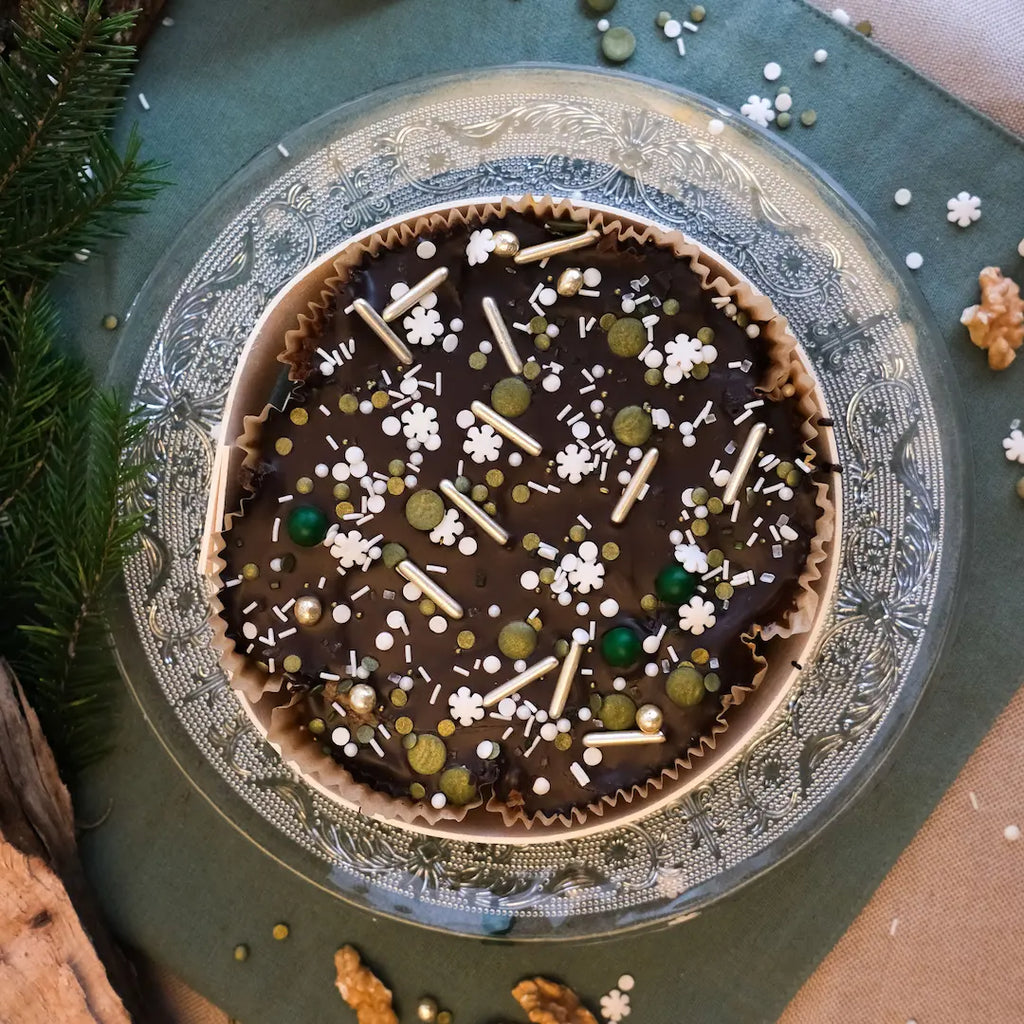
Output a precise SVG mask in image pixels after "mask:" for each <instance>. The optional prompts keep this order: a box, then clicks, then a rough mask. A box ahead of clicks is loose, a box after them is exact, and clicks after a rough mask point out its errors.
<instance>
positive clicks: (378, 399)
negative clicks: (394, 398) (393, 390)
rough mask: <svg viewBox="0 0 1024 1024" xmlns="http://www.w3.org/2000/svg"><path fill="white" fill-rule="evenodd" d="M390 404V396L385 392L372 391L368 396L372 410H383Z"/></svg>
mask: <svg viewBox="0 0 1024 1024" xmlns="http://www.w3.org/2000/svg"><path fill="white" fill-rule="evenodd" d="M390 402H391V396H390V395H389V394H388V393H387V392H386V391H374V393H373V394H372V395H370V404H371V405H372V406H373V407H374V409H384V408H386V407H387V406H388V404H389V403H390Z"/></svg>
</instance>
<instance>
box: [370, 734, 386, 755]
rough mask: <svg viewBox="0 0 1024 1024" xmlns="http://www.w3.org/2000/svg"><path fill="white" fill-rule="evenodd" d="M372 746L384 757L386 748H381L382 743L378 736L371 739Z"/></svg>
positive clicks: (376, 752)
mask: <svg viewBox="0 0 1024 1024" xmlns="http://www.w3.org/2000/svg"><path fill="white" fill-rule="evenodd" d="M370 746H371V747H373V752H374V753H375V754H376V755H377V756H378V757H383V756H384V750H383V749H382V748H381V745H380V744H379V743H378V742H377V738H376V737H374V738H373V739H372V740H370Z"/></svg>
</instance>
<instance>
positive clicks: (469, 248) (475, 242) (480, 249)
mask: <svg viewBox="0 0 1024 1024" xmlns="http://www.w3.org/2000/svg"><path fill="white" fill-rule="evenodd" d="M492 252H494V232H493V231H492V230H491V229H490V228H482V229H481V230H480V231H474V232H473V233H472V234H471V235H470V236H469V241H468V242H467V243H466V259H467V260H468V261H469V265H470V266H471V267H475V266H476V265H477V264H478V263H486V262H487V257H488V256H490V255H491V253H492Z"/></svg>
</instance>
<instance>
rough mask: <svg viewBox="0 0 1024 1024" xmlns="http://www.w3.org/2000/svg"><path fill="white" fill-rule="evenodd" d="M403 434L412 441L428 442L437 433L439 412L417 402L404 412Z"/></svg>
mask: <svg viewBox="0 0 1024 1024" xmlns="http://www.w3.org/2000/svg"><path fill="white" fill-rule="evenodd" d="M402 432H403V433H404V434H405V436H406V437H407V438H408V439H409V440H410V441H419V442H420V443H424V442H426V441H427V440H428V439H429V438H431V437H433V436H434V434H436V433H437V410H436V409H433V408H431V407H430V406H429V405H424V404H423V403H422V402H415V403H414V404H413V405H411V406H410V407H409V408H408V409H404V410H403V411H402Z"/></svg>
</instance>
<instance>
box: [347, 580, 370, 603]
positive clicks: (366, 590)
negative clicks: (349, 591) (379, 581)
mask: <svg viewBox="0 0 1024 1024" xmlns="http://www.w3.org/2000/svg"><path fill="white" fill-rule="evenodd" d="M369 592H370V585H369V584H368V583H367V584H366V586H364V587H360V588H359V589H358V590H357V591H356V592H355V593H354V594H353V595H352V597H351V598H350V599H349V600H351V601H358V600H359V598H361V597H363V596H364V595H366V594H368V593H369Z"/></svg>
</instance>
